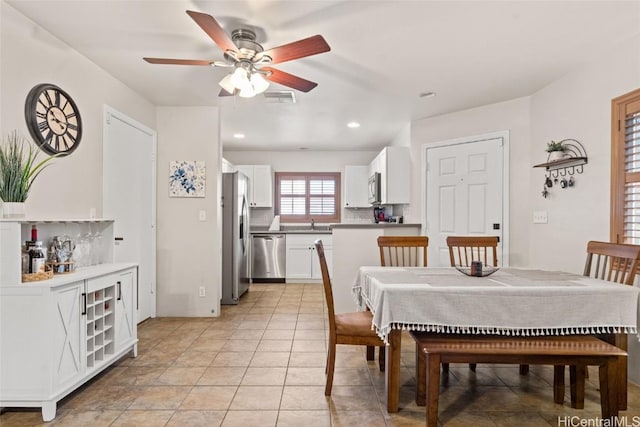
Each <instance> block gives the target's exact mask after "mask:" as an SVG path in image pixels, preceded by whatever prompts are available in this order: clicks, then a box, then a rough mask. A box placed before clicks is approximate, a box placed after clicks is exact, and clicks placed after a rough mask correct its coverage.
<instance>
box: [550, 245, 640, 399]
mask: <svg viewBox="0 0 640 427" xmlns="http://www.w3.org/2000/svg"><path fill="white" fill-rule="evenodd" d="M639 269H640V246H639V245H629V244H624V243H609V242H598V241H593V240H592V241H589V242H588V243H587V259H586V262H585V265H584V273H583V275H584V276H587V277H592V278H595V279H600V280H606V281H609V282H612V283H617V284H620V285H629V286H633V284H634V281H635V278H636V275H637V274H638V273H639ZM595 336H596V338H599V339H601V340H603V341H606V342H608V343H609V344H613V345H615V346H616V347H618V348H620V349H622V350H625V351H626V350H627V346H628V343H627V334H623V333H619V334H613V333H612V334H598V335H595ZM576 369H580V370H582V371H581V372H578V373H576V371H575V370H576ZM584 370H585V367H584V366H571V373H570V375H571V376H572V377H573V376H574V375H578V377H580V376H582V377H583V378H584V376H585V374H586V372H585V371H584ZM553 381H554V387H555V388H556V389H558V390H560V389H561V390H564V366H563V365H556V366H555V369H554V376H553ZM571 381H572V383H573V382H574V380H573V379H572V380H571ZM578 384H579V386H578V389H577V390H575V396H573V395H572V398H571V406H572V407H574V408H577V409H582V408H584V382H582V383H578ZM618 384H620V385H621V386H620V388H619V391H620V394H619V396H618V402H619V404H620V409H626V408H627V386H626V384H627V364H626V363H621V364H620V369H619V370H618Z"/></svg>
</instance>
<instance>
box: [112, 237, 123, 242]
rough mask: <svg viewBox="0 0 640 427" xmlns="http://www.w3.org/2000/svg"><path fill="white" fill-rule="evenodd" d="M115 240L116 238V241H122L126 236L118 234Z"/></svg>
mask: <svg viewBox="0 0 640 427" xmlns="http://www.w3.org/2000/svg"><path fill="white" fill-rule="evenodd" d="M114 240H115V241H116V242H120V241H122V240H124V237H120V236H118V237H115V238H114Z"/></svg>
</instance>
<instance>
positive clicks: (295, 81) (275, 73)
mask: <svg viewBox="0 0 640 427" xmlns="http://www.w3.org/2000/svg"><path fill="white" fill-rule="evenodd" d="M260 70H261V71H270V74H269V73H268V74H267V75H265V76H264V78H265V79H267V80H269V81H271V82H274V83H278V84H281V85H283V86H287V87H290V88H293V89H297V90H299V91H301V92H309V91H310V90H311V89H313V88H314V87H316V86H318V83H314V82H312V81H309V80H305V79H303V78H302V77H298V76H294V75H293V74H289V73H285V72H284V71H280V70H276V69H275V68H271V67H262V68H261V69H260Z"/></svg>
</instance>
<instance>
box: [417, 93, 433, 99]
mask: <svg viewBox="0 0 640 427" xmlns="http://www.w3.org/2000/svg"><path fill="white" fill-rule="evenodd" d="M434 96H436V93H435V92H422V93H420V98H433V97H434Z"/></svg>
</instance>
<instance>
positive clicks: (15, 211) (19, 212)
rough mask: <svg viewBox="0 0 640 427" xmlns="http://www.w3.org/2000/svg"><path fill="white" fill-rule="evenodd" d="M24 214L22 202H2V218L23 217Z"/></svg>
mask: <svg viewBox="0 0 640 427" xmlns="http://www.w3.org/2000/svg"><path fill="white" fill-rule="evenodd" d="M25 216H26V210H25V208H24V202H4V203H3V204H2V217H3V218H24V217H25Z"/></svg>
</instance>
